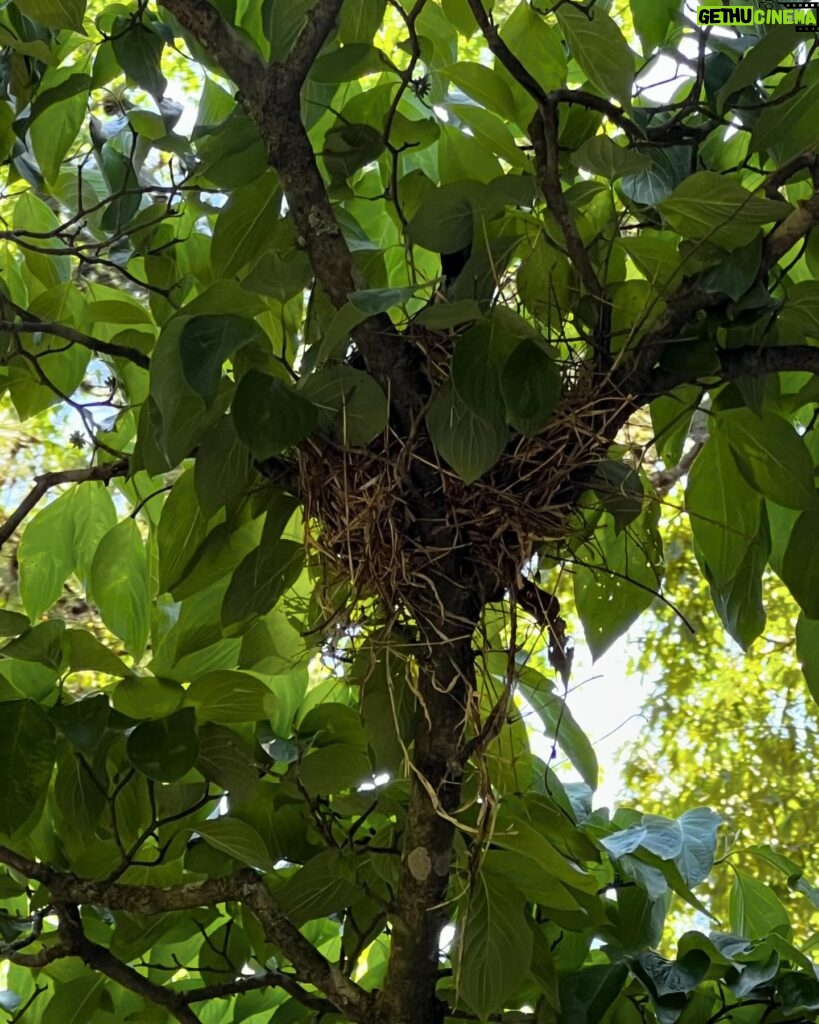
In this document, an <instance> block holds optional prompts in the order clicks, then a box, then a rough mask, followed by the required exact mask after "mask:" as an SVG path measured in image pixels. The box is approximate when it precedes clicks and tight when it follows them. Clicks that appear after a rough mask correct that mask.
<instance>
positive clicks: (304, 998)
mask: <svg viewBox="0 0 819 1024" xmlns="http://www.w3.org/2000/svg"><path fill="white" fill-rule="evenodd" d="M261 988H280V989H282V991H284V992H286V993H287V994H288V995H289V996H290V997H291V998H293V999H295V1000H296V1002H298V1003H301V1004H302V1006H306V1007H307V1008H308V1009H309V1010H314V1011H315V1012H316V1013H319V1014H330V1013H335V1012H336V1007H335V1006H334V1005H333V1004H332V1003H331V1002H329V1001H328V1000H326V999H321V998H320V997H319V996H314V995H313V993H312V992H308V991H307V990H306V989H304V988H302V987H301V985H300V984H299V983H298V982H297V981H296V979H295V978H294V977H293V975H292V974H285V973H284V971H266V972H265V973H264V974H255V975H252V976H250V977H241V978H234V979H233V980H231V981H221V982H218V983H217V984H215V985H202V986H201V987H199V988H195V989H191V991H189V992H183V993H182V998H183V999H184V1001H185V1002H186V1003H204V1002H208V1001H210V1000H211V999H226V998H229V997H230V996H235V995H241V994H242V993H243V992H253V991H255V990H257V989H261Z"/></svg>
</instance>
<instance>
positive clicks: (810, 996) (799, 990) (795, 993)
mask: <svg viewBox="0 0 819 1024" xmlns="http://www.w3.org/2000/svg"><path fill="white" fill-rule="evenodd" d="M778 990H779V995H780V997H781V999H782V1012H783V1013H784V1014H785V1016H786V1017H790V1016H791V1015H792V1014H795V1013H797V1012H798V1011H799V1010H803V1011H807V1012H808V1013H815V1012H816V1011H817V1010H819V980H817V978H816V977H815V975H810V974H804V973H802V972H800V971H788V972H786V973H785V974H783V975H782V977H781V978H780V979H779V985H778Z"/></svg>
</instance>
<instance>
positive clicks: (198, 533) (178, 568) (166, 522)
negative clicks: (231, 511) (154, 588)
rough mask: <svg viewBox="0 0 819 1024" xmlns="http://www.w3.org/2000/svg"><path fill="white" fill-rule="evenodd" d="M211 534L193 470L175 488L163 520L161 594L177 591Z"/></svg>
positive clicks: (160, 530) (159, 543)
mask: <svg viewBox="0 0 819 1024" xmlns="http://www.w3.org/2000/svg"><path fill="white" fill-rule="evenodd" d="M207 532H208V523H207V519H206V518H205V517H204V515H203V513H202V510H201V508H200V506H199V502H198V501H197V500H196V494H195V491H194V471H193V470H192V469H189V470H187V471H186V472H185V473H183V474H182V476H181V477H179V479H178V480H177V481H176V483H175V484H174V485H173V488H172V489H171V493H170V494H169V495H168V497H167V498H166V499H165V504H164V505H163V506H162V515H161V516H160V517H159V526H158V528H157V547H158V549H159V581H158V583H159V592H160V593H163V592H165V591H169V590H173V588H174V584H175V583H177V582H178V580H179V579H180V578H181V577H182V576H183V575H184V572H185V567H186V566H187V565H188V563H189V562H190V560H191V559H192V558H193V556H194V555H195V554H196V552H197V551H198V549H199V547H200V545H201V544H202V542H203V541H204V539H205V537H206V536H207Z"/></svg>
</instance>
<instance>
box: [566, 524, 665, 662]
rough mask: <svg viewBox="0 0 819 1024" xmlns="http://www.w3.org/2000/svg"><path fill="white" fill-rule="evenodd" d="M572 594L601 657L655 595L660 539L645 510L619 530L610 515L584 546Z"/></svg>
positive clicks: (590, 641) (590, 642)
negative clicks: (630, 524) (641, 514)
mask: <svg viewBox="0 0 819 1024" xmlns="http://www.w3.org/2000/svg"><path fill="white" fill-rule="evenodd" d="M578 561H579V564H578V565H577V567H576V568H575V571H574V595H575V601H576V603H577V612H578V614H579V616H580V620H581V622H582V623H583V631H584V633H585V635H586V642H587V643H588V645H589V648H590V649H591V652H592V655H593V656H594V657H595V658H599V657H600V655H601V654H603V653H604V652H605V651H606V650H607V649H608V648H609V647H610V646H611V644H612V643H614V641H615V640H616V639H617V638H618V637H619V636H621V635H622V634H623V633H624V632H625V631H626V630H627V629H628V627H629V626H630V625H631V624H632V623H633V622H634V621H635V619H637V617H638V616H639V615H640V613H641V612H643V611H645V609H646V608H648V606H649V605H650V604H651V602H652V601H653V600H654V598H655V596H656V594H657V592H658V589H659V580H660V566H661V564H662V555H661V541H660V537H659V534H658V533H657V531H656V527H655V526H654V525H652V523H651V521H650V519H648V518H647V513H643V516H641V517H640V519H639V520H637V522H636V523H635V524H633V525H632V526H630V527H628V528H627V529H625V530H622V531H620V532H619V533H618V532H617V530H616V527H615V524H614V518H613V517H612V516H610V515H608V514H607V515H606V517H605V520H604V525H603V527H602V529H600V530H598V531H597V533H596V534H595V538H594V542H593V543H592V544H589V545H586V546H584V547H582V548H580V550H579V552H578Z"/></svg>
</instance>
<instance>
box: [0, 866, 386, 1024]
mask: <svg viewBox="0 0 819 1024" xmlns="http://www.w3.org/2000/svg"><path fill="white" fill-rule="evenodd" d="M0 863H2V864H6V865H7V866H8V867H11V868H14V870H15V871H19V872H20V874H22V875H25V876H26V877H28V878H32V879H35V880H36V881H38V882H42V883H43V884H44V885H45V886H46V887H47V888H48V889H49V891H50V892H51V894H52V896H53V902H54V903H55V904H59V905H64V906H69V905H72V904H76V905H78V906H82V905H85V904H95V905H97V906H102V907H107V908H108V909H109V910H127V911H131V912H132V913H138V914H145V915H152V914H162V913H166V912H167V911H171V910H191V909H193V908H194V907H207V906H214V905H216V904H219V903H227V902H231V901H235V902H237V903H243V904H244V905H245V906H247V907H248V908H249V909H250V910H252V911H253V913H254V914H255V915H256V916H257V917H258V919H259V921H260V922H261V925H262V928H263V929H264V933H265V938H266V939H267V940H268V941H269V942H270V943H272V944H273V945H275V946H277V947H278V948H279V949H280V950H281V952H282V953H283V954H284V955H285V956H286V957H287V959H288V960H289V961H290V962H291V963H292V964H293V966H294V967H295V968H296V970H297V971H298V972H299V974H300V976H301V977H302V978H304V979H305V980H306V981H307V982H309V983H310V984H311V985H312V986H313V987H314V988H316V989H318V991H319V992H322V993H323V994H324V995H325V996H326V997H327V999H328V1000H329V1001H330V1002H331V1003H332V1004H333V1006H335V1007H336V1008H337V1009H338V1010H340V1011H341V1012H342V1013H344V1014H345V1015H346V1016H348V1017H349V1018H350V1019H351V1020H353V1021H358V1022H361V1024H365V1022H369V1021H370V1019H371V1008H372V1001H373V997H372V996H371V995H370V993H368V992H365V991H364V990H363V989H362V988H359V986H358V985H356V984H355V982H353V981H351V980H350V979H349V978H348V977H347V976H346V975H345V974H343V973H342V972H341V970H340V969H339V968H338V967H336V966H335V965H334V964H331V963H330V961H329V960H327V959H326V958H325V957H324V956H322V954H321V953H319V951H318V950H317V949H316V948H315V946H313V944H312V943H311V942H310V941H309V940H308V939H306V938H305V937H304V936H303V935H302V934H301V932H300V931H299V930H298V928H296V927H295V925H294V924H293V923H292V922H291V921H290V920H289V918H288V917H287V916H286V915H285V914H284V913H283V912H282V911H281V910H280V909H279V907H277V906H276V904H275V903H274V901H273V897H272V896H271V895H270V892H269V891H268V889H267V886H266V885H265V883H264V879H263V878H262V877H261V875H258V874H257V873H256V872H254V871H251V870H250V869H244V870H242V871H237V872H235V873H234V874H232V875H226V876H222V877H219V878H210V879H207V880H206V881H204V882H191V883H188V884H187V885H177V886H172V887H169V888H166V889H160V888H157V887H155V886H150V885H120V884H118V883H116V882H112V883H108V882H94V881H91V880H88V879H82V878H75V877H74V876H73V875H69V874H67V873H65V872H60V871H55V870H54V869H53V868H50V867H48V865H46V864H42V863H39V862H38V861H33V860H31V859H30V858H28V857H24V856H22V855H21V854H19V853H16V852H15V851H14V850H11V849H9V848H8V847H5V846H0ZM106 952H107V951H106ZM109 966H110V965H109ZM98 969H100V970H104V968H103V967H102V966H100V967H99V968H98ZM128 970H129V971H131V970H132V969H131V968H128ZM105 973H107V971H106V972H105ZM132 973H133V974H136V973H137V972H135V971H133V972H132ZM112 976H113V975H112ZM129 977H130V975H129ZM137 977H139V978H141V977H142V976H141V975H139V974H137ZM122 983H123V984H125V982H124V981H123V982H122ZM189 1001H193V1000H189ZM180 1019H181V1018H180ZM192 1019H195V1018H188V1020H192Z"/></svg>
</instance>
